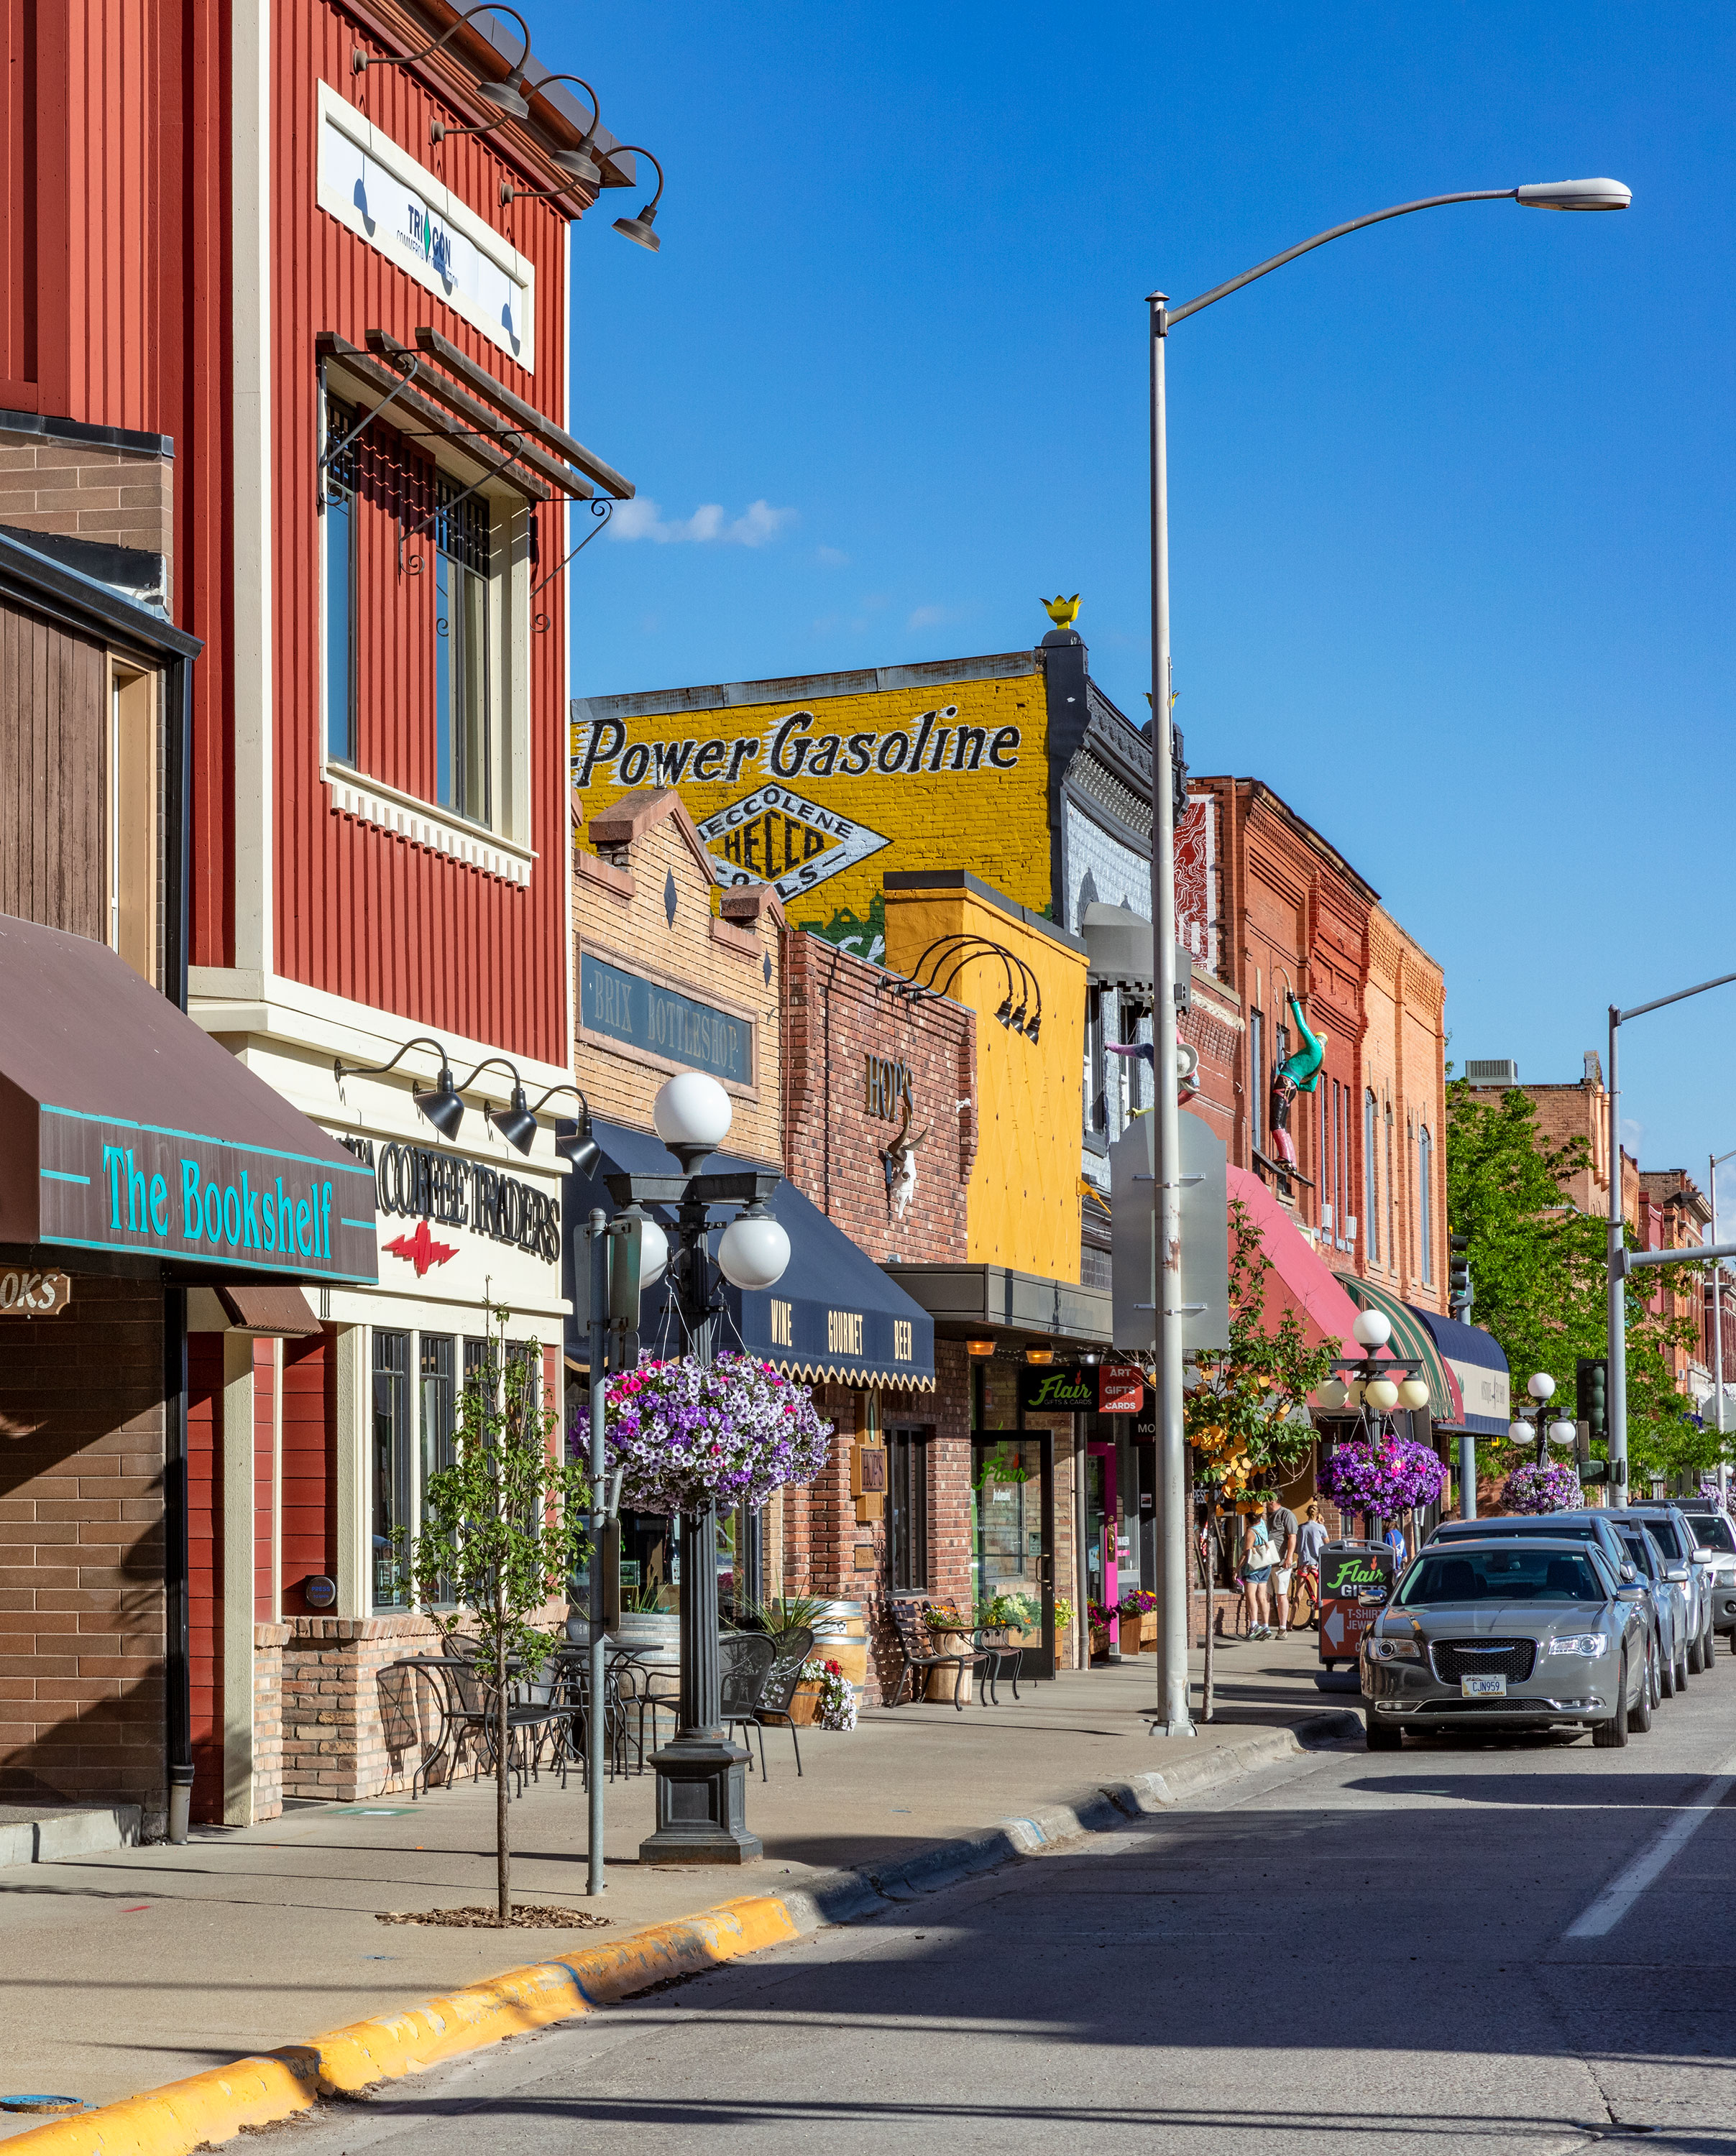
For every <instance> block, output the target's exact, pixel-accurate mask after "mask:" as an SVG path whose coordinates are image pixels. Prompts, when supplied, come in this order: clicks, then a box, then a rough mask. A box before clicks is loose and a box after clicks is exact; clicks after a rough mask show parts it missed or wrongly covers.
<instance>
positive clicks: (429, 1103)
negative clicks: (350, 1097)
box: [331, 1033, 465, 1138]
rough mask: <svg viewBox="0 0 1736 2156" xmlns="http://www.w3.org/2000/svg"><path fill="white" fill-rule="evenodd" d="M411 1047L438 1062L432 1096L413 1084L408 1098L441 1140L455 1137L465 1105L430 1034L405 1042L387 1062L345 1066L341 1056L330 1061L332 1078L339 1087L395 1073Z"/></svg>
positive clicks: (449, 1070) (442, 1050) (450, 1069)
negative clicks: (428, 1051)
mask: <svg viewBox="0 0 1736 2156" xmlns="http://www.w3.org/2000/svg"><path fill="white" fill-rule="evenodd" d="M413 1048H431V1049H433V1050H434V1053H435V1054H436V1055H438V1056H439V1059H440V1075H439V1078H438V1079H436V1080H435V1081H434V1091H432V1092H431V1093H429V1092H424V1091H423V1089H422V1087H421V1086H418V1085H416V1084H414V1083H412V1085H411V1086H410V1098H411V1099H412V1100H413V1101H414V1102H415V1103H416V1106H417V1108H418V1109H419V1111H420V1112H421V1113H422V1115H423V1116H424V1117H426V1119H427V1120H428V1121H429V1122H430V1123H432V1124H433V1125H434V1128H435V1129H436V1130H437V1131H438V1132H439V1134H440V1136H441V1137H443V1138H450V1137H456V1136H457V1135H458V1127H459V1125H460V1123H461V1122H463V1121H464V1119H465V1104H464V1102H463V1101H460V1099H459V1097H458V1088H457V1086H455V1085H454V1084H453V1082H452V1065H450V1064H449V1062H448V1061H447V1060H446V1051H445V1050H444V1048H443V1047H442V1046H441V1045H440V1044H439V1041H437V1040H435V1039H434V1038H433V1037H432V1036H431V1035H430V1034H425V1033H419V1034H417V1036H416V1038H415V1039H413V1040H407V1041H406V1042H405V1043H404V1045H403V1047H402V1048H400V1049H399V1050H398V1053H397V1055H394V1056H393V1058H392V1060H391V1061H390V1062H389V1063H370V1064H366V1065H363V1064H358V1063H346V1062H345V1061H344V1060H343V1059H342V1056H335V1057H334V1058H333V1059H332V1064H331V1075H332V1076H333V1077H334V1078H335V1079H336V1081H337V1082H338V1083H339V1085H342V1083H343V1081H344V1080H345V1079H346V1078H379V1077H383V1075H385V1073H386V1072H387V1071H388V1070H395V1069H396V1068H397V1066H398V1065H399V1064H400V1063H402V1062H403V1059H404V1058H405V1056H407V1055H408V1054H409V1052H410V1050H412V1049H413Z"/></svg>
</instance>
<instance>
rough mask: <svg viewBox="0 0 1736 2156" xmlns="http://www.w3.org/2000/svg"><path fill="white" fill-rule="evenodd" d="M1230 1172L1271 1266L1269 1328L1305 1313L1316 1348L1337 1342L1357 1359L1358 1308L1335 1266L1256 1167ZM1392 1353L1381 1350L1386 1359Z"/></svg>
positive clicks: (1311, 1343) (1235, 1193)
mask: <svg viewBox="0 0 1736 2156" xmlns="http://www.w3.org/2000/svg"><path fill="white" fill-rule="evenodd" d="M1228 1173H1229V1178H1230V1199H1231V1201H1232V1203H1233V1202H1234V1201H1235V1199H1238V1198H1239V1199H1240V1200H1241V1202H1242V1204H1244V1205H1245V1206H1246V1208H1247V1209H1248V1211H1249V1213H1250V1214H1251V1215H1252V1216H1253V1219H1254V1224H1255V1225H1256V1227H1257V1228H1258V1229H1259V1230H1260V1241H1261V1247H1262V1249H1263V1250H1265V1252H1266V1256H1267V1257H1268V1258H1269V1259H1270V1260H1271V1272H1270V1273H1268V1274H1267V1276H1266V1323H1267V1325H1268V1326H1269V1325H1271V1322H1272V1321H1273V1320H1274V1319H1276V1317H1280V1316H1281V1314H1282V1312H1283V1310H1284V1308H1285V1307H1286V1306H1288V1307H1290V1308H1292V1309H1293V1310H1296V1311H1297V1312H1299V1313H1300V1315H1301V1317H1302V1327H1303V1330H1304V1331H1305V1332H1306V1333H1307V1340H1308V1345H1309V1346H1310V1347H1317V1346H1318V1345H1319V1343H1320V1342H1322V1341H1323V1340H1333V1341H1336V1342H1338V1343H1339V1346H1338V1353H1340V1354H1342V1355H1354V1354H1355V1353H1357V1352H1358V1349H1357V1345H1356V1337H1355V1335H1354V1333H1353V1332H1352V1330H1351V1328H1352V1327H1353V1326H1354V1324H1355V1323H1356V1319H1357V1307H1356V1305H1355V1304H1354V1303H1353V1301H1351V1300H1350V1297H1349V1296H1348V1295H1347V1294H1346V1293H1345V1292H1344V1290H1343V1287H1342V1286H1340V1285H1339V1284H1338V1281H1336V1280H1335V1279H1334V1278H1333V1270H1332V1267H1331V1266H1330V1265H1328V1264H1327V1262H1326V1260H1324V1259H1323V1257H1321V1256H1320V1255H1318V1253H1317V1251H1316V1250H1314V1248H1313V1246H1312V1245H1311V1244H1310V1243H1309V1242H1308V1240H1307V1237H1306V1236H1304V1235H1300V1234H1299V1233H1298V1232H1297V1228H1296V1224H1295V1223H1294V1222H1293V1221H1292V1219H1291V1217H1290V1215H1289V1214H1287V1212H1286V1211H1285V1209H1284V1208H1283V1207H1282V1206H1281V1204H1279V1203H1278V1201H1277V1199H1276V1198H1275V1197H1273V1195H1272V1193H1271V1191H1270V1190H1268V1189H1267V1188H1266V1185H1265V1183H1262V1182H1261V1179H1260V1178H1259V1177H1258V1176H1257V1175H1256V1174H1255V1173H1253V1171H1252V1170H1251V1168H1230V1170H1229V1171H1228ZM1388 1352H1389V1351H1388V1350H1387V1349H1386V1348H1384V1347H1383V1348H1382V1349H1381V1350H1380V1353H1381V1354H1382V1355H1385V1354H1386V1353H1388Z"/></svg>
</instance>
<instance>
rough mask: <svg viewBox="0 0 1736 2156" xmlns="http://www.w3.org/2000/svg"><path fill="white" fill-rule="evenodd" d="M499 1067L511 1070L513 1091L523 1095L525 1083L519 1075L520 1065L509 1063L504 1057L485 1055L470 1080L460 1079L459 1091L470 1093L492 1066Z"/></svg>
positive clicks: (471, 1074)
mask: <svg viewBox="0 0 1736 2156" xmlns="http://www.w3.org/2000/svg"><path fill="white" fill-rule="evenodd" d="M490 1065H499V1067H500V1068H501V1070H510V1071H511V1073H512V1090H513V1091H514V1092H516V1093H522V1092H523V1091H524V1089H525V1081H523V1079H522V1078H521V1077H520V1076H519V1075H518V1065H516V1063H509V1062H508V1061H507V1060H506V1057H505V1056H504V1055H485V1056H484V1057H483V1059H482V1060H481V1061H480V1063H479V1064H478V1065H476V1067H475V1070H473V1071H472V1072H471V1073H470V1076H469V1077H468V1078H461V1079H460V1081H458V1086H457V1090H458V1091H460V1093H468V1092H469V1091H470V1088H471V1086H474V1085H475V1082H476V1081H477V1080H478V1079H479V1078H480V1076H481V1075H482V1074H483V1072H484V1071H485V1070H488V1069H489V1068H490Z"/></svg>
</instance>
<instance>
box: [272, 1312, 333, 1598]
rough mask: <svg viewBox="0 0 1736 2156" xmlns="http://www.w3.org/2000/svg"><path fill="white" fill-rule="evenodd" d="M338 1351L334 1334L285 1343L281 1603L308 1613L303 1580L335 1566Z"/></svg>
mask: <svg viewBox="0 0 1736 2156" xmlns="http://www.w3.org/2000/svg"><path fill="white" fill-rule="evenodd" d="M336 1467H337V1355H336V1347H335V1344H334V1341H333V1337H332V1336H331V1334H330V1333H321V1334H320V1335H319V1336H318V1337H316V1338H313V1339H309V1340H285V1342H284V1343H283V1531H282V1532H283V1606H284V1614H285V1617H299V1616H302V1615H305V1614H306V1609H307V1605H306V1602H305V1600H304V1599H303V1598H302V1594H301V1583H302V1581H303V1580H304V1579H306V1578H307V1577H308V1575H309V1574H310V1573H326V1574H327V1575H328V1576H330V1577H335V1576H336V1571H337V1491H336Z"/></svg>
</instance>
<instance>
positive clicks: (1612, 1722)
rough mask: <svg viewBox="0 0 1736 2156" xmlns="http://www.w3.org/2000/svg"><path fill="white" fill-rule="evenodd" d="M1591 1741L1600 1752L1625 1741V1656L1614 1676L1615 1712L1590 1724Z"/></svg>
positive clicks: (1607, 1750)
mask: <svg viewBox="0 0 1736 2156" xmlns="http://www.w3.org/2000/svg"><path fill="white" fill-rule="evenodd" d="M1591 1741H1592V1743H1594V1744H1595V1746H1596V1747H1597V1748H1598V1750H1599V1751H1600V1752H1610V1751H1613V1750H1615V1748H1617V1747H1618V1746H1620V1745H1623V1744H1626V1742H1627V1656H1626V1654H1625V1653H1624V1654H1623V1655H1622V1657H1621V1667H1620V1670H1619V1671H1617V1673H1616V1678H1615V1712H1614V1713H1613V1714H1606V1715H1605V1717H1604V1718H1603V1720H1602V1721H1601V1722H1593V1723H1592V1725H1591Z"/></svg>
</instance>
